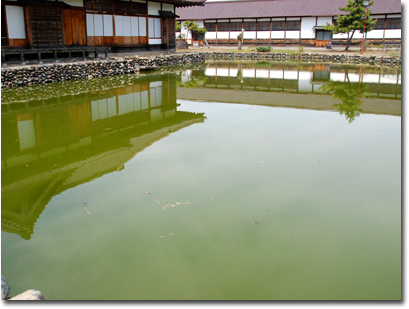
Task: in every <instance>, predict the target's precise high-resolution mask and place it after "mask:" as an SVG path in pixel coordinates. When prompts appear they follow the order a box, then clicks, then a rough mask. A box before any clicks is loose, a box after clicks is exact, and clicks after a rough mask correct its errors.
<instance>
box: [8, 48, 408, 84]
mask: <svg viewBox="0 0 409 309" xmlns="http://www.w3.org/2000/svg"><path fill="white" fill-rule="evenodd" d="M219 59H223V60H273V61H300V62H334V63H345V64H372V65H383V66H401V58H395V57H375V56H369V57H363V56H360V55H330V54H310V53H301V54H299V53H294V54H289V53H259V52H250V53H249V52H246V53H232V52H199V53H185V54H174V55H165V56H163V55H161V56H155V57H152V58H142V57H130V58H117V59H115V58H110V59H109V60H94V61H85V62H78V63H57V64H48V65H33V66H22V67H10V68H2V69H1V88H13V87H18V86H26V85H35V84H48V83H54V82H63V81H69V80H80V79H92V78H97V77H104V76H113V75H123V74H128V73H135V72H137V71H139V68H140V67H154V66H156V67H162V66H170V65H176V64H188V63H198V62H199V63H200V62H204V61H206V60H219Z"/></svg>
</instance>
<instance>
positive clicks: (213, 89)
mask: <svg viewBox="0 0 409 309" xmlns="http://www.w3.org/2000/svg"><path fill="white" fill-rule="evenodd" d="M180 86H181V87H183V88H181V89H180V91H179V93H180V95H179V97H180V98H184V99H191V100H194V99H196V100H206V101H216V102H232V103H249V104H258V105H267V106H280V107H295V108H308V109H315V110H338V111H339V112H340V114H341V115H345V116H346V118H347V120H348V121H350V122H352V121H353V120H354V118H355V117H356V116H357V115H359V113H374V114H390V115H399V116H400V115H401V105H400V99H401V74H400V71H399V70H395V69H385V68H377V67H365V68H362V66H361V67H356V66H343V65H336V64H331V65H325V64H296V63H274V62H214V63H209V64H207V65H206V66H205V67H203V69H201V70H190V71H186V72H185V73H183V74H182V76H181V85H180ZM192 87H196V88H205V89H206V91H205V92H199V91H197V90H196V91H189V89H188V88H192ZM247 92H250V93H251V94H247ZM280 93H281V95H280ZM291 93H294V94H296V95H297V96H293V97H291V99H288V98H289V96H286V97H283V95H287V94H291ZM328 95H331V96H332V98H333V99H335V100H337V101H338V102H335V104H334V101H332V102H331V100H328ZM363 99H364V100H363Z"/></svg>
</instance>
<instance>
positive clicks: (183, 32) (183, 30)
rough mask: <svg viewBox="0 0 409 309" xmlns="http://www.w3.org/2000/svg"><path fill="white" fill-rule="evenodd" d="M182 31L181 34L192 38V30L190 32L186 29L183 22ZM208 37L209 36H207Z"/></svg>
mask: <svg viewBox="0 0 409 309" xmlns="http://www.w3.org/2000/svg"><path fill="white" fill-rule="evenodd" d="M180 33H181V34H184V35H185V38H186V39H191V38H192V36H191V35H190V31H189V32H188V31H187V29H185V28H184V27H183V24H182V30H180ZM206 34H207V33H206ZM206 38H207V37H206Z"/></svg>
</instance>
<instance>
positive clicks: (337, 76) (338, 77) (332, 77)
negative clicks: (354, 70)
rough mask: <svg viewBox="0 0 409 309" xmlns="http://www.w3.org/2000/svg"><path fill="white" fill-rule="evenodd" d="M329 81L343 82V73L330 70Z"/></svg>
mask: <svg viewBox="0 0 409 309" xmlns="http://www.w3.org/2000/svg"><path fill="white" fill-rule="evenodd" d="M329 79H330V81H333V82H343V81H344V80H345V73H337V72H331V75H330V78H329Z"/></svg>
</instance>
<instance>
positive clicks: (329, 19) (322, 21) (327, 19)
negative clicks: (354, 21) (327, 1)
mask: <svg viewBox="0 0 409 309" xmlns="http://www.w3.org/2000/svg"><path fill="white" fill-rule="evenodd" d="M327 23H329V24H330V25H331V23H332V17H331V16H328V17H318V19H317V26H325V25H326V24H327Z"/></svg>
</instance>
